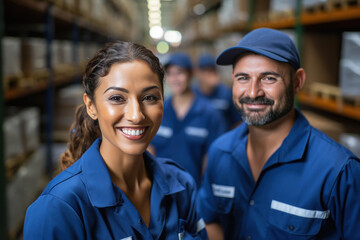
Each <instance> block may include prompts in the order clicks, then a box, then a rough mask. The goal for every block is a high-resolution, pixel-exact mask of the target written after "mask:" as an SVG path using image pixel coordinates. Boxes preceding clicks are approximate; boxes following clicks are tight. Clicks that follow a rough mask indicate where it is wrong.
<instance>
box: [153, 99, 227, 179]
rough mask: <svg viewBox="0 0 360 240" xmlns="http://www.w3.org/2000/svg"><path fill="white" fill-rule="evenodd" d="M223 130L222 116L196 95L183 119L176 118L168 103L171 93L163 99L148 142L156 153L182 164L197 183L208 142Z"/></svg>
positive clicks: (169, 102)
mask: <svg viewBox="0 0 360 240" xmlns="http://www.w3.org/2000/svg"><path fill="white" fill-rule="evenodd" d="M224 132H225V125H224V120H223V119H222V117H221V116H220V114H219V113H218V112H217V111H216V110H215V109H213V108H212V107H211V105H210V103H209V102H208V101H207V100H206V99H204V98H201V97H199V96H195V99H194V102H193V104H192V106H191V108H190V109H189V112H188V113H187V114H186V116H185V117H184V119H182V120H179V119H178V118H177V116H176V113H175V110H174V108H173V106H172V97H169V98H168V99H167V100H166V101H165V103H164V116H163V120H162V123H161V126H160V128H159V130H158V132H157V134H156V136H155V137H154V139H153V141H152V142H151V145H152V146H153V147H155V152H156V156H159V157H165V158H170V159H172V160H174V161H176V162H177V163H178V164H180V165H181V166H182V167H183V168H185V169H186V170H187V171H188V172H190V174H191V175H192V176H193V178H194V179H195V182H196V183H197V185H198V186H200V183H201V180H202V165H203V159H204V157H205V155H206V154H207V151H208V148H209V147H210V145H211V143H212V142H213V141H214V140H215V139H216V138H217V137H219V136H220V134H222V133H224Z"/></svg>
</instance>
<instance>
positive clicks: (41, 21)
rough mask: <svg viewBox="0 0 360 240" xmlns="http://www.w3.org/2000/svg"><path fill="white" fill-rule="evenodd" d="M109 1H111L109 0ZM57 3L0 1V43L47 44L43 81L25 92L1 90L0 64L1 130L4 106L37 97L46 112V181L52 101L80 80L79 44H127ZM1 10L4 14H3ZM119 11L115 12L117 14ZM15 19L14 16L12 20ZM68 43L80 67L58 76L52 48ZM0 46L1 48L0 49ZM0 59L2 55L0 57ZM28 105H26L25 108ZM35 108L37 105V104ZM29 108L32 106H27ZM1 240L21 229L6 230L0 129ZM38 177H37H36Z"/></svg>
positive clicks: (49, 163)
mask: <svg viewBox="0 0 360 240" xmlns="http://www.w3.org/2000/svg"><path fill="white" fill-rule="evenodd" d="M108 1H111V0H108ZM56 2H59V1H39V0H0V34H1V35H0V43H1V40H2V39H3V37H4V36H18V37H24V36H25V37H27V36H30V37H37V38H42V39H44V40H45V41H46V73H47V74H46V80H45V81H39V82H38V83H37V84H36V85H33V86H28V87H26V88H14V89H3V74H2V71H1V67H2V64H0V77H1V80H2V81H1V86H0V126H3V118H4V112H5V111H4V106H5V104H8V103H10V104H13V103H15V104H19V105H21V104H22V103H24V99H26V100H25V101H27V100H28V99H31V98H32V97H33V96H36V97H37V98H38V97H39V96H40V98H42V99H43V100H42V101H41V102H42V103H41V104H42V105H43V106H42V108H43V109H44V110H45V118H46V121H45V133H46V134H45V141H46V170H47V175H48V178H51V177H52V174H53V168H54V166H52V160H51V159H52V151H53V132H52V131H53V130H52V129H53V125H54V98H55V93H56V91H57V89H58V88H61V87H63V86H66V85H69V84H73V83H78V82H79V79H80V77H81V70H80V69H79V68H80V62H79V58H78V44H79V41H80V40H82V41H85V42H95V43H98V44H102V43H105V42H108V41H112V40H114V39H122V40H127V37H126V36H123V35H122V33H119V32H116V31H110V30H109V29H107V28H104V26H103V25H101V24H99V23H97V22H94V21H92V20H91V19H89V18H86V17H84V16H83V15H79V14H77V13H74V12H72V11H67V10H66V9H63V8H61V7H59V6H58V5H57V4H56ZM3 9H4V10H5V11H4V12H3ZM118 10H119V9H117V11H118ZM11 15H14V16H11ZM56 39H61V40H70V41H71V44H72V60H73V62H74V63H77V64H79V67H78V68H75V69H72V71H71V72H70V73H64V74H58V73H57V72H56V71H55V66H54V63H52V51H51V48H52V44H53V42H54V40H56ZM0 46H1V45H0ZM0 53H1V51H0ZM0 56H1V55H0ZM28 104H29V103H26V105H28ZM36 104H38V102H36ZM30 105H31V104H30ZM0 129H1V130H0V239H14V238H15V236H16V234H18V232H19V231H21V229H10V233H9V232H8V229H7V226H6V219H7V218H6V211H7V210H6V189H5V188H6V181H7V180H6V177H7V174H6V172H7V171H8V169H7V168H6V166H5V159H4V139H3V136H4V135H3V134H4V132H3V128H2V127H1V128H0ZM39 177H40V176H39Z"/></svg>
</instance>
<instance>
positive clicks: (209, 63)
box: [198, 53, 216, 69]
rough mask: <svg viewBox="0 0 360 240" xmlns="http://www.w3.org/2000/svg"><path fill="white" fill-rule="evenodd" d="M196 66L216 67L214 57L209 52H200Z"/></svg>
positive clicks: (201, 67)
mask: <svg viewBox="0 0 360 240" xmlns="http://www.w3.org/2000/svg"><path fill="white" fill-rule="evenodd" d="M198 68H200V69H205V68H212V69H215V68H216V62H215V58H214V57H213V56H212V55H210V54H206V53H204V54H201V55H200V56H199V59H198Z"/></svg>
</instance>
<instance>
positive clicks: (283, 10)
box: [269, 0, 297, 19]
mask: <svg viewBox="0 0 360 240" xmlns="http://www.w3.org/2000/svg"><path fill="white" fill-rule="evenodd" d="M296 2H297V0H271V1H270V11H269V18H270V19H279V18H284V17H292V16H294V15H295V10H296Z"/></svg>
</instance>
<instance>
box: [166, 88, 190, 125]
mask: <svg viewBox="0 0 360 240" xmlns="http://www.w3.org/2000/svg"><path fill="white" fill-rule="evenodd" d="M194 98H195V95H194V93H193V91H191V90H188V91H186V92H184V93H183V94H179V95H174V96H173V98H172V105H173V107H174V110H175V113H176V116H177V118H178V119H179V120H182V119H184V118H185V116H186V114H187V113H188V112H189V110H190V108H191V105H192V103H193V101H194Z"/></svg>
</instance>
